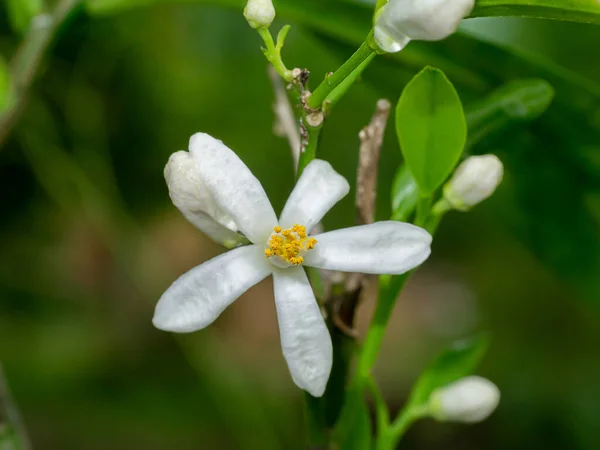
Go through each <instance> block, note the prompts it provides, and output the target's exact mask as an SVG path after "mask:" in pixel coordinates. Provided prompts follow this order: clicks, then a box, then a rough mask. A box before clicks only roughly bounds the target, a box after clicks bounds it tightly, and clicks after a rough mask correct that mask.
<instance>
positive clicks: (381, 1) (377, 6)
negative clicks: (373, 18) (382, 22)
mask: <svg viewBox="0 0 600 450" xmlns="http://www.w3.org/2000/svg"><path fill="white" fill-rule="evenodd" d="M387 2H388V0H377V3H376V4H375V14H377V11H379V10H380V9H381V8H383V7H384V6H385V4H386V3H387Z"/></svg>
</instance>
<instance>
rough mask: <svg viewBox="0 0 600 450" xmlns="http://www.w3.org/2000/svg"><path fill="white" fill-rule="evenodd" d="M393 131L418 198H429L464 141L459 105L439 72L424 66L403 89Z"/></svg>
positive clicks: (453, 163)
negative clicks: (411, 176) (416, 186)
mask: <svg viewBox="0 0 600 450" xmlns="http://www.w3.org/2000/svg"><path fill="white" fill-rule="evenodd" d="M396 132H397V134H398V141H399V143H400V147H401V149H402V153H403V154H404V159H405V161H406V164H407V166H408V168H409V170H410V171H411V173H412V175H413V176H414V178H415V181H416V182H417V185H418V186H419V191H420V193H421V195H423V196H429V195H431V194H432V193H433V192H434V191H435V190H436V189H437V188H438V187H440V185H441V184H442V183H443V182H444V181H445V180H446V178H448V176H449V175H450V173H451V172H452V170H453V169H454V167H455V166H456V163H457V162H458V159H459V158H460V155H461V153H462V151H463V149H464V146H465V142H466V140H467V124H466V122H465V116H464V112H463V108H462V103H461V102H460V98H459V97H458V94H457V93H456V90H455V89H454V86H452V83H450V81H449V80H448V78H446V75H444V73H443V72H442V71H441V70H439V69H435V68H433V67H425V68H424V69H423V70H422V71H421V72H419V74H417V76H415V77H414V78H413V79H412V80H411V81H410V83H408V85H407V86H406V87H405V88H404V91H403V92H402V95H401V96H400V100H399V101H398V106H397V107H396Z"/></svg>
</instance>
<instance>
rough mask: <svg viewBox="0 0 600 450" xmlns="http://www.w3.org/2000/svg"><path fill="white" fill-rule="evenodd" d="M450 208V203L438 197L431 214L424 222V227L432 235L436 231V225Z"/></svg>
mask: <svg viewBox="0 0 600 450" xmlns="http://www.w3.org/2000/svg"><path fill="white" fill-rule="evenodd" d="M451 209H452V205H451V204H450V203H449V202H448V200H446V199H445V198H442V199H440V200H439V201H438V202H437V203H436V204H435V205H433V208H431V214H429V217H428V218H427V220H426V221H425V223H424V228H425V229H426V230H427V231H429V234H431V235H433V234H434V233H435V232H436V231H437V227H438V225H439V224H440V222H441V221H442V219H443V217H444V216H445V215H446V213H447V212H448V211H450V210H451Z"/></svg>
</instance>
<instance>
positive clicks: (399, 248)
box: [304, 221, 431, 274]
mask: <svg viewBox="0 0 600 450" xmlns="http://www.w3.org/2000/svg"><path fill="white" fill-rule="evenodd" d="M314 237H315V239H316V240H317V245H316V246H315V248H314V250H311V251H309V252H306V254H305V255H304V263H305V264H306V265H307V266H313V267H318V268H322V269H330V270H340V271H342V272H362V273H373V274H384V273H385V274H401V273H404V272H408V271H409V270H411V269H413V268H415V267H417V266H418V265H419V264H421V263H422V262H423V261H425V260H426V259H427V257H428V256H429V254H430V252H431V249H430V245H431V235H430V234H429V233H428V232H427V231H425V230H424V229H422V228H419V227H417V226H414V225H411V224H408V223H402V222H394V221H387V222H376V223H373V224H370V225H363V226H359V227H352V228H344V229H342V230H336V231H330V232H328V233H323V234H318V235H316V236H314Z"/></svg>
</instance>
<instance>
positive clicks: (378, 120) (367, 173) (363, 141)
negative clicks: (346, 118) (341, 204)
mask: <svg viewBox="0 0 600 450" xmlns="http://www.w3.org/2000/svg"><path fill="white" fill-rule="evenodd" d="M391 106H392V105H391V103H390V102H389V101H388V100H385V99H381V100H379V101H378V102H377V109H376V110H375V114H373V118H372V119H371V122H370V123H369V125H367V126H366V127H364V128H363V129H362V130H361V132H360V133H359V134H358V136H359V138H360V152H359V155H358V170H357V176H356V223H357V224H358V225H365V224H369V223H373V222H374V221H375V200H376V197H377V173H378V165H379V155H380V153H381V144H382V143H383V135H384V134H385V127H386V125H387V120H388V117H389V115H390V108H391Z"/></svg>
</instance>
